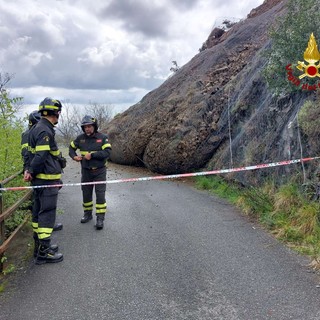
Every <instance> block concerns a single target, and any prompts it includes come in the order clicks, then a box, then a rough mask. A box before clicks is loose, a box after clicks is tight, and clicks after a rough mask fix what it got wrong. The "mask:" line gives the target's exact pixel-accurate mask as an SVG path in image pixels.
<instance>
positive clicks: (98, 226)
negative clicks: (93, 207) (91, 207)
mask: <svg viewBox="0 0 320 320" xmlns="http://www.w3.org/2000/svg"><path fill="white" fill-rule="evenodd" d="M103 221H104V215H101V214H100V215H97V223H96V229H97V230H101V229H103Z"/></svg>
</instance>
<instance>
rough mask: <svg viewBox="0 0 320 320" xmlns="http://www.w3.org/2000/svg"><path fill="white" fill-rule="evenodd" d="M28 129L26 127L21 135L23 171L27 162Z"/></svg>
mask: <svg viewBox="0 0 320 320" xmlns="http://www.w3.org/2000/svg"><path fill="white" fill-rule="evenodd" d="M29 130H30V129H27V130H26V131H25V132H23V133H22V135H21V156H22V160H23V171H25V170H27V169H28V168H27V163H28V136H29Z"/></svg>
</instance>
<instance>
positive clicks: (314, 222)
mask: <svg viewBox="0 0 320 320" xmlns="http://www.w3.org/2000/svg"><path fill="white" fill-rule="evenodd" d="M196 185H197V187H198V188H200V189H205V190H209V191H210V192H212V193H214V194H216V195H218V196H220V197H222V198H225V199H227V200H228V201H229V202H231V203H232V204H234V205H236V206H237V207H239V208H240V209H241V210H242V211H243V212H244V213H245V214H247V215H248V216H250V217H251V218H254V219H255V220H256V221H258V222H259V223H260V224H261V225H262V226H263V227H265V228H266V229H267V230H269V231H270V232H271V233H272V234H273V235H274V236H275V237H276V238H277V239H279V240H281V241H283V242H285V243H286V244H287V245H289V246H290V247H292V248H294V249H295V250H296V251H298V252H300V253H303V254H306V255H309V256H311V257H312V258H314V260H315V261H317V259H318V257H320V201H319V199H318V198H317V200H312V199H314V197H313V196H314V194H315V192H316V190H315V189H313V191H312V193H311V194H310V189H308V190H309V192H308V193H306V192H305V189H304V188H301V187H300V186H299V185H297V184H295V183H290V184H286V185H283V186H280V187H276V186H275V185H274V184H273V183H272V182H266V183H265V185H263V186H262V187H260V188H253V187H249V188H248V187H245V188H244V187H243V186H241V185H239V184H236V183H235V182H230V181H227V180H226V179H224V178H222V177H220V176H211V177H198V178H197V180H196ZM308 187H311V185H308Z"/></svg>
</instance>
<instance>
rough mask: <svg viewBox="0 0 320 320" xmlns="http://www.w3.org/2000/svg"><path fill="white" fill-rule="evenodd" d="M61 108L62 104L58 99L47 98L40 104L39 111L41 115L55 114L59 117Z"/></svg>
mask: <svg viewBox="0 0 320 320" xmlns="http://www.w3.org/2000/svg"><path fill="white" fill-rule="evenodd" d="M61 109H62V104H61V102H60V101H59V100H56V99H51V98H45V99H44V100H43V101H41V102H40V104H39V112H40V113H41V115H55V116H58V117H59V115H60V112H61Z"/></svg>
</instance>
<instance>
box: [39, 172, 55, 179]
mask: <svg viewBox="0 0 320 320" xmlns="http://www.w3.org/2000/svg"><path fill="white" fill-rule="evenodd" d="M36 178H38V179H44V180H59V179H61V173H58V174H45V173H39V174H37V175H36Z"/></svg>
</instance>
